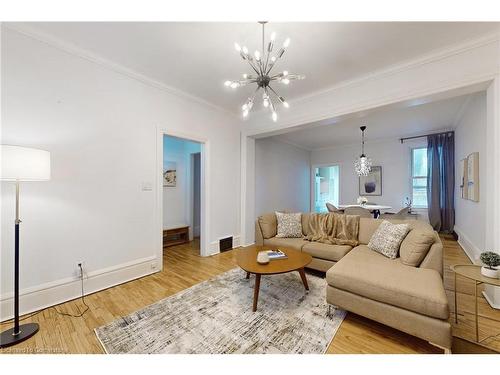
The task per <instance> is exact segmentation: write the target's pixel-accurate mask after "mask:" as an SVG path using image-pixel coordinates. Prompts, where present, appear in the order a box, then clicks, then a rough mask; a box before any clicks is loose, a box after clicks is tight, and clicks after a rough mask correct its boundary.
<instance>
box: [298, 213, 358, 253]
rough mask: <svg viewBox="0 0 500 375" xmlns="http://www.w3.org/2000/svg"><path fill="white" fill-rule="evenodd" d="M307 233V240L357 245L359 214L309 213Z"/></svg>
mask: <svg viewBox="0 0 500 375" xmlns="http://www.w3.org/2000/svg"><path fill="white" fill-rule="evenodd" d="M308 227H309V228H308V231H307V235H306V236H305V237H304V239H306V240H308V241H315V242H322V243H327V244H332V245H350V246H357V245H358V232H359V216H357V215H341V214H337V213H334V212H329V213H324V214H311V216H310V219H309V225H308Z"/></svg>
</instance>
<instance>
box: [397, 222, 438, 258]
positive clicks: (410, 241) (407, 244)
mask: <svg viewBox="0 0 500 375" xmlns="http://www.w3.org/2000/svg"><path fill="white" fill-rule="evenodd" d="M434 240H435V237H434V233H432V232H430V231H423V230H421V229H413V230H412V231H411V232H410V233H408V235H407V236H406V238H405V239H404V240H403V242H402V243H401V247H400V248H399V256H400V257H401V262H402V263H403V264H406V265H407V266H412V267H418V266H420V263H422V261H423V260H424V258H425V256H426V255H427V253H428V252H429V249H430V248H431V246H432V244H433V243H434Z"/></svg>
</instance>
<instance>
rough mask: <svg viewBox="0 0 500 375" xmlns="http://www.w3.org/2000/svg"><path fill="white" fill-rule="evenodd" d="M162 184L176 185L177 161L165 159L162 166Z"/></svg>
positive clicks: (165, 185)
mask: <svg viewBox="0 0 500 375" xmlns="http://www.w3.org/2000/svg"><path fill="white" fill-rule="evenodd" d="M163 186H164V187H175V186H177V163H176V162H175V161H166V162H165V164H164V166H163Z"/></svg>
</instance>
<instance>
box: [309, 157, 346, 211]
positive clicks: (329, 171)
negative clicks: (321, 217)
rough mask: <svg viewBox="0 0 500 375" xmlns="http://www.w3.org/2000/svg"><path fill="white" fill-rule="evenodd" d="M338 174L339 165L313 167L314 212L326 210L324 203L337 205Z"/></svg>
mask: <svg viewBox="0 0 500 375" xmlns="http://www.w3.org/2000/svg"><path fill="white" fill-rule="evenodd" d="M339 175H340V167H339V166H338V165H328V166H324V167H317V168H313V178H314V192H313V194H314V212H327V211H328V210H327V209H326V203H331V204H333V205H334V206H336V207H338V205H339V189H340V184H339Z"/></svg>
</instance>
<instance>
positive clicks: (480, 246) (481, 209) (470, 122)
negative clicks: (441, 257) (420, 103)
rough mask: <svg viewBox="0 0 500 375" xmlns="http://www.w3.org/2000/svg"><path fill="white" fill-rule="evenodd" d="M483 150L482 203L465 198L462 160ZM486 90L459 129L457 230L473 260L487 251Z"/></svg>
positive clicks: (474, 99) (470, 106)
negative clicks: (461, 181)
mask: <svg viewBox="0 0 500 375" xmlns="http://www.w3.org/2000/svg"><path fill="white" fill-rule="evenodd" d="M472 152H479V202H473V201H470V200H467V199H462V198H461V190H460V180H459V179H460V176H461V168H462V166H461V163H460V160H462V159H464V158H466V157H467V156H468V155H469V154H470V153H472ZM486 160H487V158H486V93H484V92H483V93H480V94H476V95H474V96H473V97H472V98H471V100H470V101H469V103H468V105H467V106H466V108H465V110H464V112H463V115H462V117H461V119H460V120H459V122H458V125H457V127H456V130H455V186H456V189H455V231H456V232H457V233H458V235H459V237H460V242H461V244H462V246H463V247H464V248H466V250H467V251H472V254H469V256H472V257H473V259H476V258H478V257H479V255H480V253H481V252H483V251H485V246H486V205H487V201H488V197H487V194H486V188H487V186H488V175H487V173H486Z"/></svg>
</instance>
